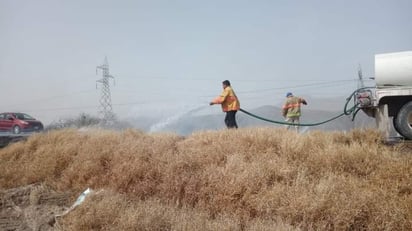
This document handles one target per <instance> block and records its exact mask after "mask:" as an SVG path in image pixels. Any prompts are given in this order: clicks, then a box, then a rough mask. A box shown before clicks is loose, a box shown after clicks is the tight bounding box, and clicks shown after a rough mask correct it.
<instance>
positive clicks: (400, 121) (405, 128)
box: [394, 101, 412, 140]
mask: <svg viewBox="0 0 412 231" xmlns="http://www.w3.org/2000/svg"><path fill="white" fill-rule="evenodd" d="M394 122H395V123H394V125H395V129H396V130H397V131H398V132H399V134H401V135H402V136H403V137H405V138H406V139H408V140H412V101H409V102H408V103H406V104H405V105H403V106H402V108H401V109H400V110H399V112H398V115H397V116H396V118H395V121H394Z"/></svg>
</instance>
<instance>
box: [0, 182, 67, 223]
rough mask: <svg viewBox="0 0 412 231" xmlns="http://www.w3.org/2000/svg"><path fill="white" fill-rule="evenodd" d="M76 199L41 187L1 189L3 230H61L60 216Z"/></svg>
mask: <svg viewBox="0 0 412 231" xmlns="http://www.w3.org/2000/svg"><path fill="white" fill-rule="evenodd" d="M72 200H73V195H71V194H68V193H58V192H55V191H53V190H50V189H48V188H47V187H45V186H43V185H39V184H37V185H28V186H24V187H19V188H13V189H8V190H0V230H24V231H25V230H36V231H45V230H60V228H59V224H58V221H59V217H58V216H59V215H61V214H63V213H64V212H65V211H67V209H69V208H70V206H71V204H72V203H73V201H72ZM56 216H57V217H56Z"/></svg>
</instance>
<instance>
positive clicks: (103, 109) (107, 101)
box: [96, 57, 115, 123]
mask: <svg viewBox="0 0 412 231" xmlns="http://www.w3.org/2000/svg"><path fill="white" fill-rule="evenodd" d="M98 69H101V70H102V78H101V79H99V80H97V81H96V89H97V87H98V85H100V86H101V90H102V91H101V97H100V106H99V109H100V111H99V113H100V114H101V115H102V118H103V121H104V122H105V123H110V122H113V121H114V119H115V115H114V113H113V108H112V98H111V95H110V84H109V79H110V78H111V79H113V82H114V77H113V76H111V75H110V73H109V63H108V61H107V57H105V58H104V63H103V65H100V66H97V67H96V75H97V71H98Z"/></svg>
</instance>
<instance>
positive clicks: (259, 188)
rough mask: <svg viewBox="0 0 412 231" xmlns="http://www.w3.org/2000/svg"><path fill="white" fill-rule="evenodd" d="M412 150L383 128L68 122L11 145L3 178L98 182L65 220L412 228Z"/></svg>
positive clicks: (149, 226)
mask: <svg viewBox="0 0 412 231" xmlns="http://www.w3.org/2000/svg"><path fill="white" fill-rule="evenodd" d="M411 150H412V149H411V147H410V146H408V144H406V143H404V144H397V145H385V144H383V143H382V141H381V137H380V136H379V133H378V132H377V131H374V130H354V131H351V132H348V133H340V132H320V131H313V132H310V133H306V134H297V133H295V132H293V131H286V130H284V129H280V128H244V129H238V130H221V131H203V132H198V133H194V134H192V135H189V136H187V137H182V136H178V135H176V134H165V133H162V134H160V133H159V134H148V133H144V132H141V131H137V130H125V131H109V130H91V131H78V130H75V129H66V130H59V131H50V132H48V133H43V134H36V135H33V136H31V137H30V138H29V139H28V140H27V141H24V142H21V143H15V144H11V145H9V146H8V147H6V148H3V149H0V169H1V171H0V188H1V189H9V188H15V187H20V186H24V185H28V184H32V183H42V184H45V185H47V186H48V187H51V188H53V189H54V190H57V191H62V192H72V193H73V195H78V194H79V193H80V192H82V191H84V190H85V189H86V188H88V187H90V188H91V189H93V190H94V192H95V193H93V194H91V196H89V197H87V198H86V200H85V202H84V203H83V204H81V205H80V206H78V207H77V208H76V209H74V210H73V211H71V212H70V213H68V214H67V215H65V216H64V217H62V218H60V219H59V226H60V227H61V229H63V230H412V151H411ZM75 199H76V196H73V201H74V200H75Z"/></svg>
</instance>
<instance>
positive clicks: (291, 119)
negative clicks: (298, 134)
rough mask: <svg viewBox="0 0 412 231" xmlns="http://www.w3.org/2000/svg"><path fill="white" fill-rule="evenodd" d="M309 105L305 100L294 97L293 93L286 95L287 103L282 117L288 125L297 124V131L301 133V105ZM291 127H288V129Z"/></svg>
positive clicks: (284, 105)
mask: <svg viewBox="0 0 412 231" xmlns="http://www.w3.org/2000/svg"><path fill="white" fill-rule="evenodd" d="M301 104H303V105H307V102H306V100H305V99H303V98H300V97H297V96H294V95H293V94H292V93H291V92H288V93H286V101H285V103H284V104H283V107H282V116H283V117H285V121H286V122H288V123H292V124H296V125H295V129H296V131H299V125H298V124H299V118H300V116H301V111H300V105H301ZM290 126H291V125H287V129H289V128H290Z"/></svg>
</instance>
